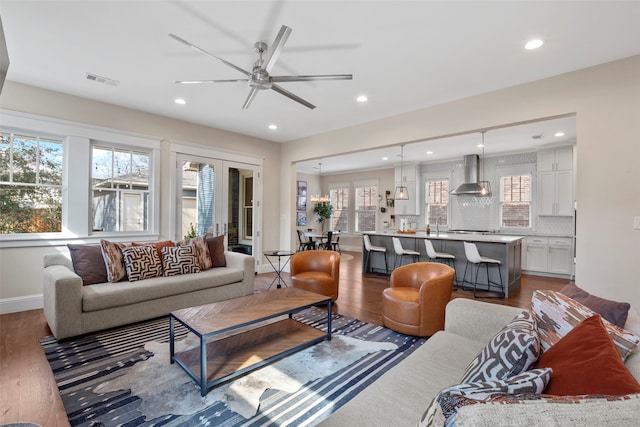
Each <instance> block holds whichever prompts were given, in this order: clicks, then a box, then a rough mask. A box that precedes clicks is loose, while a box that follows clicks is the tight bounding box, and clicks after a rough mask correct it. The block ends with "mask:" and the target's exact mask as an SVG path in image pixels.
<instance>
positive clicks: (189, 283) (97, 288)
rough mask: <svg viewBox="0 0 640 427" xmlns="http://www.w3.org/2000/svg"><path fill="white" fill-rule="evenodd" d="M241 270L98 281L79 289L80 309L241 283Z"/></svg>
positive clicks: (86, 310)
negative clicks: (114, 281)
mask: <svg viewBox="0 0 640 427" xmlns="http://www.w3.org/2000/svg"><path fill="white" fill-rule="evenodd" d="M243 278H244V270H242V269H238V268H230V267H224V268H214V269H209V270H207V271H203V272H200V273H197V274H183V275H180V276H173V277H154V278H152V279H146V280H141V281H139V282H136V285H135V286H131V283H129V282H118V283H98V284H95V285H91V286H83V288H82V311H85V312H88V311H96V310H104V309H107V308H113V307H121V306H128V305H131V304H135V303H138V302H143V301H148V300H152V299H156V298H164V297H169V296H173V295H179V294H185V293H188V292H194V291H199V290H202V289H209V288H213V287H216V286H225V285H228V284H230V283H236V282H241V281H242V280H243Z"/></svg>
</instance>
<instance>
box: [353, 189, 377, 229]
mask: <svg viewBox="0 0 640 427" xmlns="http://www.w3.org/2000/svg"><path fill="white" fill-rule="evenodd" d="M363 187H376V191H377V193H378V197H380V182H379V180H377V179H365V180H358V181H354V182H353V233H354V234H356V235H362V233H370V232H372V231H376V230H377V229H378V219H379V218H378V214H379V209H378V204H377V203H376V207H375V208H374V209H372V210H373V211H374V224H375V227H374V229H373V230H367V231H358V230H357V229H356V227H357V222H358V212H359V211H360V209H358V203H357V200H356V197H357V192H358V188H363ZM376 202H377V201H376ZM369 211H371V209H368V210H363V212H369Z"/></svg>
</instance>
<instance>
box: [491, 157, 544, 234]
mask: <svg viewBox="0 0 640 427" xmlns="http://www.w3.org/2000/svg"><path fill="white" fill-rule="evenodd" d="M519 175H529V176H530V179H531V200H529V226H528V227H504V226H502V208H503V206H504V202H503V200H502V199H503V197H502V178H503V177H505V176H519ZM496 176H497V178H498V183H499V184H500V185H499V191H500V193H499V200H498V203H499V206H500V208H499V209H498V229H499V230H500V231H506V232H518V231H523V230H524V231H532V230H534V229H535V227H534V218H535V213H534V209H535V203H534V200H535V197H536V191H537V188H536V179H535V178H536V170H535V165H533V164H522V165H513V166H503V167H498V168H496Z"/></svg>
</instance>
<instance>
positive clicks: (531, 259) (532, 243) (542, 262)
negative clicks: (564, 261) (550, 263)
mask: <svg viewBox="0 0 640 427" xmlns="http://www.w3.org/2000/svg"><path fill="white" fill-rule="evenodd" d="M548 248H549V245H548V239H547V238H546V237H527V238H525V250H524V251H523V254H524V256H523V260H522V263H523V268H522V269H523V270H528V271H540V272H546V271H547V253H548Z"/></svg>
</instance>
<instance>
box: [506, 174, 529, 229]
mask: <svg viewBox="0 0 640 427" xmlns="http://www.w3.org/2000/svg"><path fill="white" fill-rule="evenodd" d="M500 198H501V200H502V219H501V222H500V223H501V226H502V227H517V228H528V227H530V226H531V175H510V176H503V177H502V178H501V179H500Z"/></svg>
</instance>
